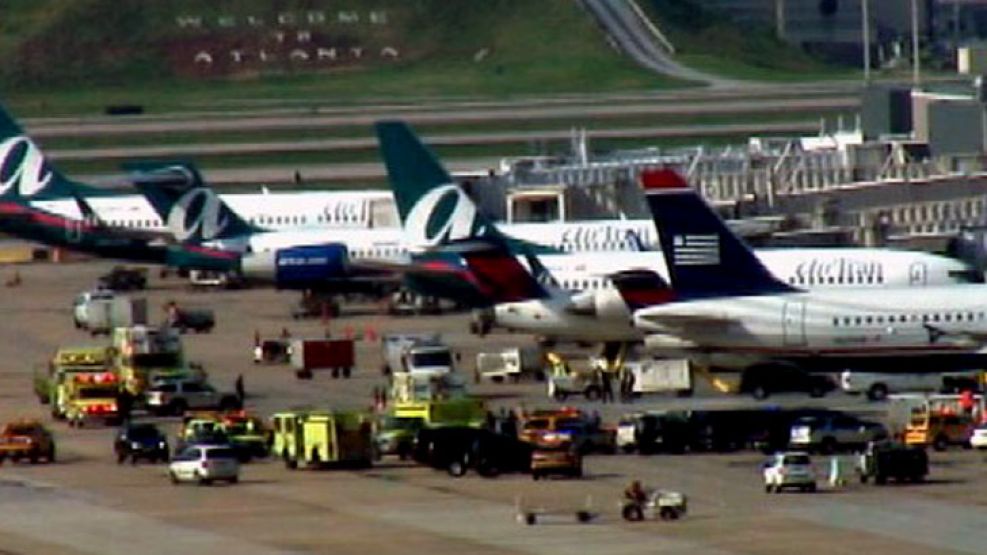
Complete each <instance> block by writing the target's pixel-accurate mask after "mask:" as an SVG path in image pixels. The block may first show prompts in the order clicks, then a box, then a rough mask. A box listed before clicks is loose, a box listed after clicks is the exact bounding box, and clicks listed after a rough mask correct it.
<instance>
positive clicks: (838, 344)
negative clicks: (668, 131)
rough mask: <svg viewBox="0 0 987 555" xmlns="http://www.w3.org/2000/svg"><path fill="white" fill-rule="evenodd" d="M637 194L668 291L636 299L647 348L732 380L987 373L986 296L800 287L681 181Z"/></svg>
mask: <svg viewBox="0 0 987 555" xmlns="http://www.w3.org/2000/svg"><path fill="white" fill-rule="evenodd" d="M642 184H643V186H644V187H645V190H646V193H647V197H648V203H649V206H650V207H651V210H652V213H653V214H654V217H655V224H656V226H657V229H658V234H659V237H660V240H661V248H662V252H663V253H664V255H665V258H666V260H667V262H668V276H669V281H668V283H669V284H670V288H668V287H661V286H659V285H658V284H657V283H653V286H652V287H650V288H640V287H638V288H631V289H630V291H629V293H630V294H629V296H628V298H629V299H637V300H638V301H642V302H641V303H640V304H648V305H650V306H646V307H643V308H640V309H638V310H636V311H635V312H634V325H635V326H636V327H637V328H638V329H640V330H641V331H642V332H643V333H645V334H647V338H646V341H645V344H646V345H647V346H648V347H650V348H651V349H653V350H656V351H660V352H663V353H675V354H685V355H687V356H689V357H691V358H694V359H698V360H701V361H702V362H704V363H706V364H710V365H712V366H716V367H726V368H737V369H753V368H755V367H798V368H801V369H803V370H810V371H819V370H822V371H827V370H829V371H831V370H838V369H847V368H850V369H868V370H874V371H885V372H898V371H901V372H904V371H913V372H914V371H926V372H941V371H946V370H957V369H965V368H982V367H984V364H985V363H987V353H985V351H984V345H985V342H987V295H985V293H987V288H985V286H984V285H977V284H957V285H947V286H928V287H925V288H924V289H922V290H921V291H917V290H916V289H914V288H909V287H881V288H871V289H867V288H843V289H829V290H805V289H801V288H797V287H795V286H793V285H791V284H789V283H786V282H785V281H783V280H780V279H778V278H776V277H775V276H774V275H772V273H771V271H770V270H769V269H768V268H767V267H766V266H765V265H764V264H763V263H762V262H761V260H759V259H758V258H757V257H756V256H755V255H754V253H753V252H752V251H751V250H750V248H748V246H747V245H746V244H745V243H744V242H743V240H741V239H740V238H738V237H737V236H736V235H734V234H733V233H731V232H730V230H729V229H727V227H726V225H724V223H723V221H722V220H721V219H720V218H719V216H718V215H717V214H716V213H715V212H713V210H712V209H710V208H709V206H708V205H707V204H706V203H705V202H704V201H703V200H702V199H701V198H700V197H699V195H698V194H697V193H696V191H695V190H693V189H692V188H690V187H689V186H688V185H687V183H686V182H685V181H684V180H683V179H682V178H681V177H680V176H679V175H678V174H677V173H675V172H674V171H672V170H668V169H661V170H654V171H650V172H646V173H645V174H643V175H642ZM618 283H619V282H618ZM624 289H625V293H628V290H627V288H626V287H625V288H624Z"/></svg>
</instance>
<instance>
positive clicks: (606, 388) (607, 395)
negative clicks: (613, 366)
mask: <svg viewBox="0 0 987 555" xmlns="http://www.w3.org/2000/svg"><path fill="white" fill-rule="evenodd" d="M600 382H601V383H600V386H601V389H602V391H601V394H600V400H601V401H603V402H604V403H612V402H613V376H611V375H610V372H608V371H607V370H601V371H600Z"/></svg>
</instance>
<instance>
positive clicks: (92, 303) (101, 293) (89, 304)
mask: <svg viewBox="0 0 987 555" xmlns="http://www.w3.org/2000/svg"><path fill="white" fill-rule="evenodd" d="M115 296H116V293H115V292H113V291H110V290H107V289H95V290H93V291H84V292H82V293H79V294H78V295H76V297H75V300H74V301H73V302H72V322H73V323H74V324H75V329H77V330H79V329H88V326H89V315H90V308H93V310H94V311H95V307H96V306H99V305H101V304H103V303H109V302H111V301H112V300H113V297H115Z"/></svg>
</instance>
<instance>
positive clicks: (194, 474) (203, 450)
mask: <svg viewBox="0 0 987 555" xmlns="http://www.w3.org/2000/svg"><path fill="white" fill-rule="evenodd" d="M168 477H169V478H171V483H172V484H176V485H177V484H179V483H181V482H198V483H199V485H203V486H208V485H210V484H212V483H213V482H215V481H217V480H222V481H226V482H229V483H231V484H235V483H237V482H238V481H240V463H239V462H237V459H236V454H235V453H234V452H233V449H231V448H230V447H229V446H226V445H192V446H189V447H187V448H185V449H184V450H182V451H181V452H179V453H178V454H177V455H175V458H174V459H172V461H171V463H170V464H169V465H168Z"/></svg>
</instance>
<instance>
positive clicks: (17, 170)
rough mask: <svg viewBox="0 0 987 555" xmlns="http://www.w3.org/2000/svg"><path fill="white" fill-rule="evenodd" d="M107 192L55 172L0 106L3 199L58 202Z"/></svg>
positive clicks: (0, 165)
mask: <svg viewBox="0 0 987 555" xmlns="http://www.w3.org/2000/svg"><path fill="white" fill-rule="evenodd" d="M80 194H81V195H85V196H92V195H101V194H106V191H104V190H101V189H99V188H96V187H92V186H89V185H84V184H82V183H78V182H75V181H72V180H70V179H68V178H66V177H65V176H64V175H62V174H61V173H60V172H59V171H58V170H57V169H55V168H54V167H53V166H52V165H51V164H50V163H49V161H48V159H47V158H46V157H45V155H44V153H43V152H42V151H41V149H40V148H38V145H37V144H35V142H34V141H32V140H31V138H30V137H28V136H27V134H26V133H24V130H23V129H22V128H21V126H20V125H18V124H17V122H16V121H15V120H14V118H13V117H11V115H10V114H9V113H7V111H6V110H5V109H4V108H3V107H2V106H0V198H3V199H7V200H12V199H30V200H42V199H56V198H74V197H77V196H78V195H80Z"/></svg>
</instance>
